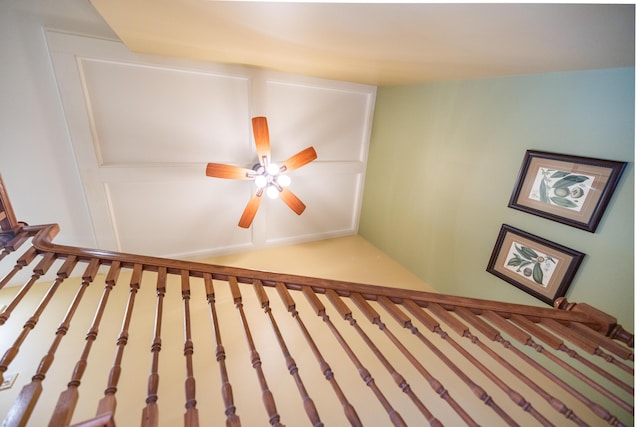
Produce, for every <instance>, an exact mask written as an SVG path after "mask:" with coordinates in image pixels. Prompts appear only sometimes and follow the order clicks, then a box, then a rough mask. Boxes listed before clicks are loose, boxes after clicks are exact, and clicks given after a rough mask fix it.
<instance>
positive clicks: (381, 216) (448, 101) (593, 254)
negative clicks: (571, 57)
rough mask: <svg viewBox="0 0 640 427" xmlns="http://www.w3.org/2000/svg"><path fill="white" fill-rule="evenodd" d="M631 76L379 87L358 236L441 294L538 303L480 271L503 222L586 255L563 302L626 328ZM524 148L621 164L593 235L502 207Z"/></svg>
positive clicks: (629, 324) (590, 74)
mask: <svg viewBox="0 0 640 427" xmlns="http://www.w3.org/2000/svg"><path fill="white" fill-rule="evenodd" d="M634 72H635V69H634V68H622V69H609V70H596V71H583V72H563V73H551V74H541V75H528V76H517V77H508V78H496V79H485V80H469V81H452V82H438V83H425V84H416V85H407V86H390V87H380V88H379V89H378V93H377V102H376V112H375V117H374V122H373V129H372V136H371V146H370V151H369V159H368V169H367V177H366V184H365V191H364V200H363V206H362V216H361V219H360V230H359V233H360V234H361V235H362V236H363V237H364V238H365V239H367V240H368V241H370V242H371V243H373V244H374V245H375V246H377V247H378V248H379V249H381V250H383V251H384V252H386V253H387V254H389V255H390V256H391V257H392V258H394V259H395V260H396V261H398V262H399V263H400V264H401V265H403V266H404V267H406V268H407V269H408V270H409V271H411V272H412V273H414V274H416V275H417V276H418V277H420V278H421V279H422V280H424V281H425V282H426V283H428V284H430V285H431V286H433V287H434V288H435V289H437V290H438V291H439V292H441V293H447V294H453V295H464V296H470V297H478V298H485V299H494V300H499V301H509V302H516V303H523V304H530V305H539V306H547V305H546V304H545V303H543V302H541V301H540V300H538V299H536V298H534V297H531V296H529V295H528V294H526V293H524V292H523V291H521V290H519V289H517V288H515V287H514V286H512V285H510V284H509V283H507V282H505V281H503V280H501V279H499V278H497V277H495V276H493V275H491V274H489V273H487V272H486V267H487V263H488V260H489V257H490V256H491V251H492V250H493V246H494V244H495V241H496V237H497V234H498V231H499V229H500V226H501V224H503V223H505V224H509V225H511V226H514V227H517V228H520V229H523V230H524V231H527V232H529V233H532V234H535V235H538V236H540V237H543V238H546V239H549V240H551V241H554V242H557V243H560V244H562V245H565V246H568V247H570V248H573V249H576V250H578V251H581V252H584V253H585V254H586V257H585V259H584V261H583V263H582V265H581V267H580V269H579V271H578V273H577V275H576V277H575V279H574V281H573V282H572V284H571V287H570V288H569V290H568V292H567V294H566V296H567V298H568V299H569V300H570V301H572V302H587V303H590V304H592V305H594V306H596V307H598V308H600V309H601V310H603V311H606V312H608V313H610V314H612V315H614V316H616V317H617V318H618V321H619V322H620V323H622V324H623V325H624V326H625V327H626V328H627V329H629V330H633V268H634V265H633V249H634V246H633V231H634V230H633V201H634V179H633V175H634V164H633V160H634ZM527 149H535V150H542V151H552V152H557V153H563V154H573V155H580V156H588V157H596V158H603V159H612V160H621V161H626V162H629V164H628V165H627V168H626V170H625V172H624V174H623V176H622V179H621V180H620V183H619V184H618V187H617V189H616V191H615V194H614V196H613V198H612V200H611V202H610V204H609V207H608V209H607V211H606V212H605V215H604V217H603V219H602V221H601V222H600V225H599V227H598V229H597V230H596V232H595V233H589V232H587V231H583V230H579V229H577V228H573V227H569V226H566V225H563V224H560V223H556V222H554V221H550V220H547V219H544V218H540V217H537V216H534V215H530V214H527V213H524V212H520V211H517V210H514V209H511V208H508V207H507V203H508V201H509V197H510V195H511V191H512V190H513V186H514V183H515V181H516V178H517V174H518V171H519V169H520V165H521V163H522V160H523V157H524V154H525V151H526V150H527Z"/></svg>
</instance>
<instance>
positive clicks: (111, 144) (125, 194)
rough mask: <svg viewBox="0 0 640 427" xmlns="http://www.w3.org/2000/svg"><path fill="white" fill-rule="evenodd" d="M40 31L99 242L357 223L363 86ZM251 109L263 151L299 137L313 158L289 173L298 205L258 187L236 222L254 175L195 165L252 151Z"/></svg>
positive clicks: (367, 118) (251, 236)
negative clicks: (247, 214)
mask: <svg viewBox="0 0 640 427" xmlns="http://www.w3.org/2000/svg"><path fill="white" fill-rule="evenodd" d="M47 41H48V43H47V44H48V46H49V49H50V52H51V58H52V62H53V66H54V70H55V75H56V80H57V84H58V87H59V91H60V95H61V98H62V103H63V107H64V111H65V116H66V122H67V126H68V129H69V136H70V139H71V143H72V146H73V151H74V157H75V160H76V162H77V167H78V171H79V175H80V179H81V181H82V186H83V189H84V194H85V197H86V203H87V206H88V209H89V214H90V216H91V223H92V226H93V232H94V234H95V238H96V242H97V245H98V247H99V248H102V249H111V250H117V251H122V252H129V253H141V254H147V255H155V256H165V257H174V258H190V259H194V258H205V257H211V256H215V255H222V254H227V253H231V252H238V251H246V250H250V249H255V248H263V247H269V246H275V245H282V244H294V243H301V242H306V241H311V240H319V239H326V238H331V237H338V236H344V235H351V234H356V233H357V230H358V220H359V217H360V202H361V198H362V190H363V185H364V174H365V170H366V160H367V152H368V147H369V132H370V128H371V122H372V118H373V109H374V104H375V93H376V88H375V87H374V86H367V85H361V84H354V83H344V82H336V81H328V80H322V79H315V78H309V77H301V76H298V75H290V74H284V73H276V72H265V71H262V70H257V69H254V68H247V67H238V66H226V65H220V64H211V63H203V62H194V61H179V60H175V59H167V58H159V57H152V56H149V55H139V54H135V53H131V52H130V51H129V50H128V49H127V48H125V47H124V46H123V45H122V44H121V43H120V42H118V41H110V40H101V39H96V38H90V37H84V36H78V35H73V34H68V33H61V32H57V31H47ZM253 116H266V117H267V120H268V124H269V134H270V139H271V160H272V162H276V163H279V162H282V161H284V160H286V159H287V158H289V157H290V156H292V155H293V154H295V153H298V152H300V151H302V150H303V149H305V148H307V147H309V146H313V147H314V148H315V150H316V152H317V153H318V159H317V160H315V161H314V162H312V163H310V164H307V165H305V166H303V167H301V168H299V169H297V170H294V171H292V172H291V173H290V174H289V175H290V176H291V178H292V184H291V186H290V190H291V191H292V192H293V193H294V194H296V195H297V196H298V197H299V198H300V199H301V200H302V202H303V203H305V205H306V206H307V208H306V210H305V211H304V212H303V213H302V215H301V216H296V214H295V213H294V212H293V211H291V210H290V209H289V208H288V207H287V206H286V205H285V204H284V203H283V202H282V201H280V200H270V199H268V198H266V197H264V198H263V200H262V203H261V205H260V208H259V210H258V213H257V215H256V218H255V220H254V222H253V224H252V226H251V228H250V229H244V228H240V227H238V225H237V224H238V221H239V219H240V216H241V214H242V212H243V210H244V208H245V206H246V204H247V202H248V201H249V199H250V198H251V196H252V194H253V193H254V192H255V191H256V187H255V185H254V183H253V182H252V181H246V180H244V181H238V180H227V179H218V178H210V177H207V176H206V175H205V170H206V165H207V163H208V162H214V163H223V164H230V165H236V166H241V167H244V168H251V167H252V165H254V164H255V163H257V154H256V150H255V145H254V142H253V134H252V129H251V117H253Z"/></svg>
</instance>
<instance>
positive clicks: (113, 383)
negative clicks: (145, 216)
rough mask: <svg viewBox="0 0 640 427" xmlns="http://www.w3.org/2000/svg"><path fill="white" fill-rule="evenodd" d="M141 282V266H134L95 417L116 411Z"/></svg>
mask: <svg viewBox="0 0 640 427" xmlns="http://www.w3.org/2000/svg"><path fill="white" fill-rule="evenodd" d="M141 280H142V264H135V265H134V266H133V272H132V273H131V282H130V285H129V301H127V307H126V309H125V314H124V318H123V319H122V328H121V330H120V335H119V336H118V340H117V341H116V346H117V349H116V355H115V359H114V362H113V366H112V367H111V371H110V372H109V380H108V382H107V388H106V389H105V391H104V397H103V398H102V399H100V402H98V409H97V410H96V416H97V417H101V416H104V415H105V414H111V415H113V414H114V413H115V411H116V403H117V402H116V392H117V391H118V381H119V380H120V374H121V372H122V365H121V364H122V356H123V355H124V349H125V346H126V345H127V341H128V340H129V325H130V323H131V315H132V314H133V306H134V304H135V301H136V294H137V293H138V289H140V281H141Z"/></svg>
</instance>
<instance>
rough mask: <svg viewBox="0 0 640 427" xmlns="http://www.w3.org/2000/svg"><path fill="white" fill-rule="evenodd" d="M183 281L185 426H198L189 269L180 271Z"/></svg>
mask: <svg viewBox="0 0 640 427" xmlns="http://www.w3.org/2000/svg"><path fill="white" fill-rule="evenodd" d="M180 276H181V281H182V301H183V302H184V357H185V361H186V364H187V377H186V378H185V382H184V391H185V397H186V402H185V405H184V407H185V408H186V411H185V413H184V425H185V427H197V426H198V425H199V419H198V409H197V408H196V404H197V401H196V378H195V377H194V376H193V340H192V339H191V311H190V308H189V302H190V300H191V289H190V286H189V271H188V270H182V271H181V272H180Z"/></svg>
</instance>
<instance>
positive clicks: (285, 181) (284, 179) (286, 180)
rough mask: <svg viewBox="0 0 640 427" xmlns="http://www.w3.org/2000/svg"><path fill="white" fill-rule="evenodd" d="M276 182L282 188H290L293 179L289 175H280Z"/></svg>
mask: <svg viewBox="0 0 640 427" xmlns="http://www.w3.org/2000/svg"><path fill="white" fill-rule="evenodd" d="M276 181H278V184H279V185H280V186H281V187H288V186H289V185H290V184H291V178H290V177H289V175H280V176H278V179H277V180H276Z"/></svg>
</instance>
